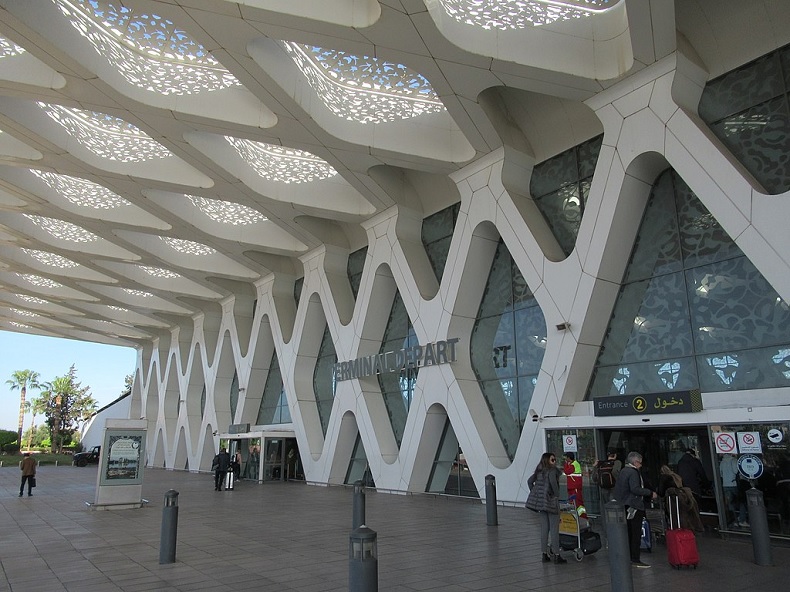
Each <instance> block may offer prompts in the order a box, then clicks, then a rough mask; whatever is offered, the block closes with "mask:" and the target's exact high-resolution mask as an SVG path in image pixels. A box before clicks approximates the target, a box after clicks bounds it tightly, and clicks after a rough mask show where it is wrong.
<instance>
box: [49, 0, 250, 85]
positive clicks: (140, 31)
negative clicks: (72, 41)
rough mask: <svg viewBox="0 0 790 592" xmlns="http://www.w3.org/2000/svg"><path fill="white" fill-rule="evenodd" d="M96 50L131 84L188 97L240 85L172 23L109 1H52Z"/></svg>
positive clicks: (203, 49)
mask: <svg viewBox="0 0 790 592" xmlns="http://www.w3.org/2000/svg"><path fill="white" fill-rule="evenodd" d="M53 1H54V2H55V4H56V5H57V6H58V8H60V11H61V12H62V13H63V14H64V15H65V16H66V18H68V19H69V20H70V21H71V24H72V25H73V26H74V28H75V29H77V31H79V33H80V35H82V36H83V37H85V39H87V40H88V41H89V42H90V44H91V45H92V46H93V48H94V50H96V52H97V53H98V54H99V55H101V56H102V57H103V58H105V59H106V60H107V61H108V62H109V63H110V65H111V66H113V68H114V69H115V70H116V71H117V72H118V73H119V74H120V75H121V76H123V78H124V79H125V80H126V81H127V82H128V83H129V84H132V85H134V86H136V87H138V88H141V89H143V90H147V91H150V92H153V93H157V94H159V95H189V94H197V93H200V92H210V91H216V90H222V89H226V88H232V87H241V83H240V82H239V81H238V79H236V77H235V76H233V74H231V73H230V72H229V71H228V70H227V69H225V68H223V67H222V65H221V64H220V63H219V62H218V61H217V60H215V59H214V58H213V57H211V55H210V54H209V52H208V51H207V50H206V48H205V47H203V45H201V44H200V43H198V42H197V41H196V40H195V39H193V38H192V37H191V36H190V35H188V34H187V33H186V32H185V31H184V30H183V29H180V28H179V27H178V26H177V25H176V24H175V23H173V21H171V20H169V19H166V18H164V17H161V16H159V15H157V14H154V13H147V12H138V11H134V10H132V9H131V8H127V7H125V6H122V5H121V3H120V2H107V1H106V0H53Z"/></svg>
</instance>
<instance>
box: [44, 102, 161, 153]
mask: <svg viewBox="0 0 790 592" xmlns="http://www.w3.org/2000/svg"><path fill="white" fill-rule="evenodd" d="M38 106H39V107H41V108H42V109H43V110H44V112H45V113H46V114H47V115H49V117H50V118H52V119H53V120H54V121H56V122H57V123H58V124H59V125H60V126H61V127H63V129H65V130H66V132H67V133H68V134H69V135H70V136H71V137H72V138H74V139H75V140H77V142H79V144H80V145H81V146H82V147H83V148H85V149H86V150H88V151H90V152H92V153H93V154H95V155H96V156H98V157H100V158H106V159H107V160H112V161H116V162H123V163H139V162H146V161H149V160H154V159H157V158H158V159H162V158H167V157H168V156H170V152H169V151H168V150H167V148H165V147H164V146H162V145H161V144H160V143H159V142H156V141H155V140H154V139H152V138H151V137H150V136H149V135H148V134H146V133H145V132H143V131H142V130H141V129H140V128H138V127H136V126H134V125H132V124H131V123H128V122H126V121H124V120H123V119H121V118H119V117H113V116H112V115H107V114H106V113H97V112H96V111H85V110H84V109H73V108H71V107H63V106H61V105H51V104H48V103H42V102H38Z"/></svg>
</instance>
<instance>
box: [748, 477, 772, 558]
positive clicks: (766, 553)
mask: <svg viewBox="0 0 790 592" xmlns="http://www.w3.org/2000/svg"><path fill="white" fill-rule="evenodd" d="M746 504H747V507H748V508H749V525H750V526H751V529H752V548H753V549H754V562H755V563H756V564H757V565H773V564H774V560H773V557H772V555H771V535H770V531H769V529H768V514H767V513H766V511H765V502H764V501H763V492H762V491H760V490H759V489H757V488H756V487H755V486H754V484H752V488H751V489H750V490H749V491H747V492H746Z"/></svg>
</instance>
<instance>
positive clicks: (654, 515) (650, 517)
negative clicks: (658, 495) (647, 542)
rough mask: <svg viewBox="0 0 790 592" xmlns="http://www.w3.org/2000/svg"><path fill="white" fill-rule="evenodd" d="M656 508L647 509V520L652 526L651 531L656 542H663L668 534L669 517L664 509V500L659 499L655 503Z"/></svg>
mask: <svg viewBox="0 0 790 592" xmlns="http://www.w3.org/2000/svg"><path fill="white" fill-rule="evenodd" d="M654 505H657V506H658V507H657V508H655V507H653V508H645V518H646V519H647V521H648V523H649V524H650V530H651V531H652V534H653V540H654V541H663V540H664V539H665V537H666V532H667V515H666V511H665V507H664V500H662V499H659V500H657V502H654Z"/></svg>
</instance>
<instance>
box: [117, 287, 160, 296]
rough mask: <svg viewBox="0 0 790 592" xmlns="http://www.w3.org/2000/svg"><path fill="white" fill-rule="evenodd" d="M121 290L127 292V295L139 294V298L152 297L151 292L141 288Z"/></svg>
mask: <svg viewBox="0 0 790 592" xmlns="http://www.w3.org/2000/svg"><path fill="white" fill-rule="evenodd" d="M123 291H124V292H126V293H127V294H129V296H139V297H140V298H152V297H153V294H151V293H150V292H144V291H142V290H133V289H132V288H123Z"/></svg>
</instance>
